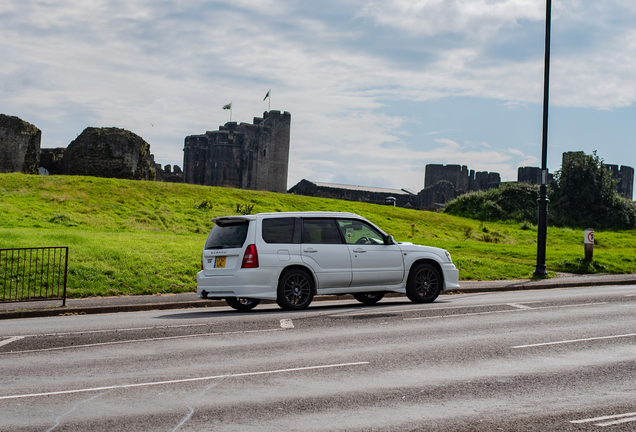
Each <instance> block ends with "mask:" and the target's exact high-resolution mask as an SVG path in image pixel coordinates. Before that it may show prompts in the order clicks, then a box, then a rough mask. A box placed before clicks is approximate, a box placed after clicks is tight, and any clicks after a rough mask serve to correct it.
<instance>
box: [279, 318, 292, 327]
mask: <svg viewBox="0 0 636 432" xmlns="http://www.w3.org/2000/svg"><path fill="white" fill-rule="evenodd" d="M280 328H284V329H293V328H294V323H293V322H292V320H290V319H282V320H280Z"/></svg>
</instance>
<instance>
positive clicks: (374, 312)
mask: <svg viewBox="0 0 636 432" xmlns="http://www.w3.org/2000/svg"><path fill="white" fill-rule="evenodd" d="M524 303H541V302H540V301H531V302H524ZM490 306H509V303H491V304H482V305H467V306H451V307H419V308H415V307H413V308H409V309H398V310H381V311H373V312H354V313H348V312H345V313H335V314H330V315H331V316H339V317H341V316H363V315H380V314H387V313H393V314H399V313H404V312H417V311H434V310H454V309H466V308H478V307H490Z"/></svg>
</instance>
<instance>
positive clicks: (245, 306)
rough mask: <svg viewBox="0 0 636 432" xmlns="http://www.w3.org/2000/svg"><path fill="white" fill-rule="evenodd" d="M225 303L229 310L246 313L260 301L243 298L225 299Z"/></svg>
mask: <svg viewBox="0 0 636 432" xmlns="http://www.w3.org/2000/svg"><path fill="white" fill-rule="evenodd" d="M225 302H226V303H227V304H228V306H230V307H231V308H234V309H236V310H240V311H246V310H250V309H254V308H255V307H256V306H258V304H259V303H260V302H261V301H260V299H253V298H245V297H227V298H226V299H225Z"/></svg>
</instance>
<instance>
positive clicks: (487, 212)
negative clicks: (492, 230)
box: [444, 183, 539, 222]
mask: <svg viewBox="0 0 636 432" xmlns="http://www.w3.org/2000/svg"><path fill="white" fill-rule="evenodd" d="M538 198H539V187H538V186H535V185H529V184H525V183H503V184H501V185H500V186H499V187H498V188H497V189H489V190H485V191H478V192H469V193H467V194H465V195H462V196H460V197H457V198H456V199H454V200H453V201H451V202H449V203H447V204H446V207H445V209H444V212H445V213H448V214H451V215H455V216H463V217H468V218H472V219H479V220H483V221H497V220H515V221H518V222H535V221H536V220H537V217H538V216H537V215H538V206H537V199H538Z"/></svg>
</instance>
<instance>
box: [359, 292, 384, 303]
mask: <svg viewBox="0 0 636 432" xmlns="http://www.w3.org/2000/svg"><path fill="white" fill-rule="evenodd" d="M382 297H384V293H383V292H368V293H356V294H353V298H355V299H356V300H358V301H359V302H360V303H364V304H375V303H377V302H379V301H380V300H382Z"/></svg>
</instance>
